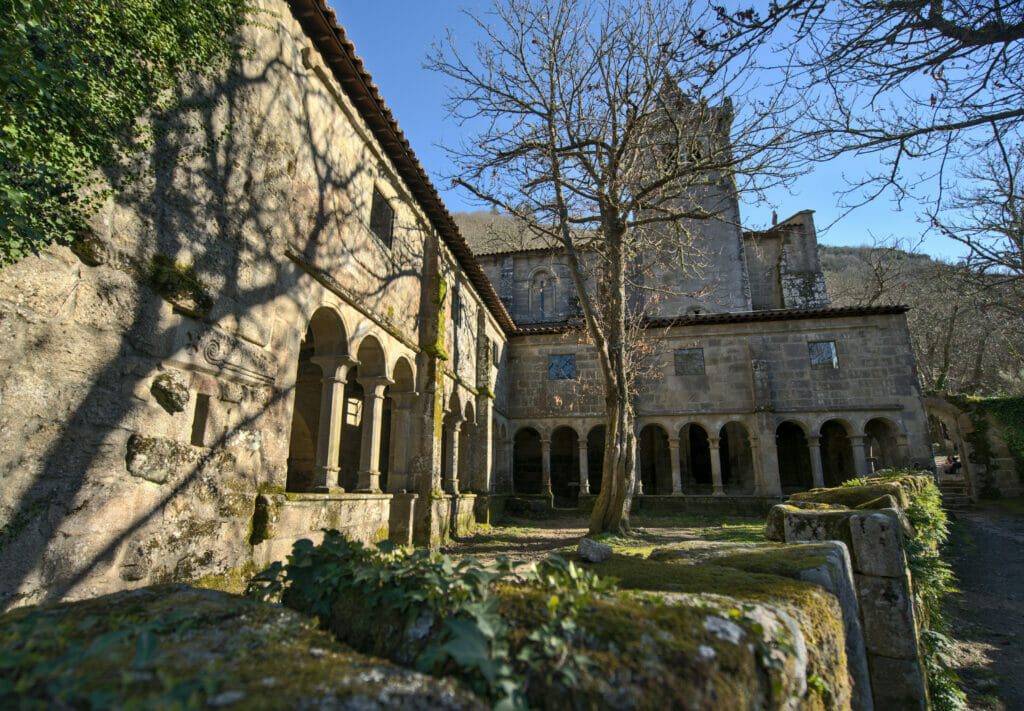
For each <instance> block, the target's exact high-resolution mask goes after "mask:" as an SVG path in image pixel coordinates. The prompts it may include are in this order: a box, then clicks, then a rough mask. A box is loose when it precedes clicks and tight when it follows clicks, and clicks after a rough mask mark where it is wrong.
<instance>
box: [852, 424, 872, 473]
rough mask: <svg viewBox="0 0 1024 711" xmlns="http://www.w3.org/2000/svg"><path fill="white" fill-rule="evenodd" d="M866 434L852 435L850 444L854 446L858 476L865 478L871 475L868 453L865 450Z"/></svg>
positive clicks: (854, 464)
mask: <svg viewBox="0 0 1024 711" xmlns="http://www.w3.org/2000/svg"><path fill="white" fill-rule="evenodd" d="M866 439H867V437H865V436H864V435H850V446H851V447H853V468H854V470H855V471H856V472H857V478H858V479H863V478H864V477H866V476H870V475H871V467H870V466H868V455H867V452H866V451H865V450H864V445H865V440H866Z"/></svg>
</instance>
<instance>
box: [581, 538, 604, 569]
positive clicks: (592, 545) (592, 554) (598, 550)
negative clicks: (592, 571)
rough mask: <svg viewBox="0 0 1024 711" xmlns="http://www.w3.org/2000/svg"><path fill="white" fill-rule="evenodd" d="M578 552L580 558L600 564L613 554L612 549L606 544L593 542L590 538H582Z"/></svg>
mask: <svg viewBox="0 0 1024 711" xmlns="http://www.w3.org/2000/svg"><path fill="white" fill-rule="evenodd" d="M576 552H577V553H579V555H580V558H582V559H583V560H587V561H590V562H591V563H600V562H601V561H603V560H606V559H607V558H608V556H610V555H611V554H612V547H611V546H609V545H606V544H604V543H598V542H597V541H592V540H590V539H589V538H581V539H580V544H579V546H577V548H576Z"/></svg>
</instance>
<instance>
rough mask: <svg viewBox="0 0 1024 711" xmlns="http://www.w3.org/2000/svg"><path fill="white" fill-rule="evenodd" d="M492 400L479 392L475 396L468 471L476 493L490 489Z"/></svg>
mask: <svg viewBox="0 0 1024 711" xmlns="http://www.w3.org/2000/svg"><path fill="white" fill-rule="evenodd" d="M493 418H494V400H493V399H492V398H491V396H490V395H488V394H484V393H481V394H480V395H477V397H476V432H477V434H476V435H475V436H474V437H473V442H474V445H473V447H474V452H473V455H474V456H473V463H472V471H471V472H469V482H470V489H471V490H472V491H474V492H476V493H478V494H486V493H488V492H490V490H491V476H492V474H493V472H492V471H491V468H492V466H493V463H494V423H493Z"/></svg>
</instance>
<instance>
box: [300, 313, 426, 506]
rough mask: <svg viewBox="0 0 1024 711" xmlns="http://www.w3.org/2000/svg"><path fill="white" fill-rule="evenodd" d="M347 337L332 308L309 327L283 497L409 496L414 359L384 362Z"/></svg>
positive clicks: (375, 347) (373, 347)
mask: <svg viewBox="0 0 1024 711" xmlns="http://www.w3.org/2000/svg"><path fill="white" fill-rule="evenodd" d="M350 333H351V329H349V328H347V327H346V325H345V321H344V320H343V318H342V316H341V314H340V313H339V312H338V311H337V310H335V309H334V308H332V307H329V306H323V307H320V308H318V309H317V310H316V311H315V312H314V313H313V316H312V317H311V318H310V320H309V327H308V328H307V330H306V333H305V336H304V337H303V338H302V341H301V343H300V346H299V359H298V365H297V367H296V378H295V400H294V407H293V412H292V424H291V439H290V443H289V455H288V475H287V483H286V489H287V490H288V491H292V492H320V493H327V492H338V491H360V492H379V491H381V490H386V491H401V490H404V489H411V488H412V482H411V481H409V460H410V454H411V452H410V448H409V444H410V442H411V440H412V432H411V425H412V408H413V405H414V403H415V398H416V396H417V393H416V376H415V369H414V366H413V362H414V361H413V354H412V353H396V354H394V355H393V356H391V357H389V355H388V353H386V352H385V349H384V346H383V345H382V343H381V339H379V338H378V337H377V336H376V335H374V334H372V333H367V334H363V335H362V336H361V337H360V338H359V340H358V342H356V343H353V342H351V341H350V336H349V334H350ZM353 351H354V352H355V356H354V357H353V355H352V353H353Z"/></svg>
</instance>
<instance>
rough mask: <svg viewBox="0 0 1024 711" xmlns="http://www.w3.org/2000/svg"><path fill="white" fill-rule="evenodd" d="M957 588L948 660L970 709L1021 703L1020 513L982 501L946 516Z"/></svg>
mask: <svg viewBox="0 0 1024 711" xmlns="http://www.w3.org/2000/svg"><path fill="white" fill-rule="evenodd" d="M953 522H954V526H953V535H952V537H951V539H950V544H949V546H948V550H947V554H948V555H949V556H950V558H951V562H952V564H953V569H954V571H955V572H956V575H957V578H958V579H959V585H958V587H959V588H960V590H961V592H960V593H959V594H957V595H955V596H954V597H955V602H954V604H951V605H949V607H948V612H949V615H950V619H951V622H952V626H953V636H954V637H955V638H956V639H957V643H956V646H955V649H954V652H953V655H952V656H953V666H954V668H956V670H957V673H958V674H959V675H960V677H961V679H963V682H964V684H963V686H964V689H965V691H966V692H967V695H968V701H969V703H970V707H971V708H972V709H979V710H981V709H984V710H985V711H1021V710H1022V709H1024V515H1021V514H1017V513H1010V512H1008V511H1007V510H1005V509H1002V508H999V507H997V506H994V505H992V504H987V503H985V502H983V503H981V504H980V505H978V506H976V507H975V508H974V509H971V510H969V511H963V512H957V513H956V515H955V517H953Z"/></svg>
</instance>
